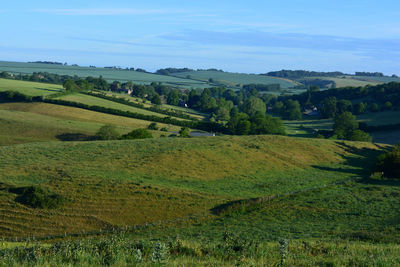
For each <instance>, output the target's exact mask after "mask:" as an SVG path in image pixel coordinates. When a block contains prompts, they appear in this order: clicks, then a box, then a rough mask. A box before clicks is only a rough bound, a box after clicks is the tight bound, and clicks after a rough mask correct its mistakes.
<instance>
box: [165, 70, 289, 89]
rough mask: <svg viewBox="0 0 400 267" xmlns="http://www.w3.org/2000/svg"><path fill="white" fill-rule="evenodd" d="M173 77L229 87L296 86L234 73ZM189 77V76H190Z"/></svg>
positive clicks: (179, 75) (204, 73)
mask: <svg viewBox="0 0 400 267" xmlns="http://www.w3.org/2000/svg"><path fill="white" fill-rule="evenodd" d="M171 75H173V76H175V77H180V78H188V77H190V79H195V80H199V81H204V82H208V81H209V79H210V78H211V79H213V80H214V83H217V84H224V85H227V86H229V87H240V86H238V85H239V84H241V85H243V84H251V83H254V84H278V83H279V84H280V85H281V88H290V87H293V86H295V85H296V83H295V82H292V81H288V80H285V79H279V78H275V77H269V76H265V75H256V74H245V73H232V72H220V71H193V72H181V73H172V74H171ZM188 75H189V76H188Z"/></svg>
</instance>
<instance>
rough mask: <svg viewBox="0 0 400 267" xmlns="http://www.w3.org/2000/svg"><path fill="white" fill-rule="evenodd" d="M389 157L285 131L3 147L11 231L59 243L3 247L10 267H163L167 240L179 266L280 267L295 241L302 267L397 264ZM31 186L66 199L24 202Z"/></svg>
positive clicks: (0, 178) (293, 256)
mask: <svg viewBox="0 0 400 267" xmlns="http://www.w3.org/2000/svg"><path fill="white" fill-rule="evenodd" d="M7 105H11V104H7ZM13 105H17V104H13ZM18 105H22V104H18ZM41 105H43V104H41ZM23 108H26V107H19V109H23ZM29 108H30V109H31V110H35V111H36V112H37V113H39V112H40V110H43V108H44V107H29ZM13 109H14V110H15V109H18V107H14V108H13ZM47 112H48V113H51V110H48V111H47ZM67 114H68V113H66V114H65V115H64V116H68V115H67ZM384 149H386V147H384V146H381V145H374V144H371V143H362V142H347V141H331V140H320V139H306V138H292V137H283V136H245V137H237V136H236V137H234V136H224V137H209V138H190V139H181V138H160V139H153V140H126V141H97V142H63V143H62V142H46V143H40V144H39V143H33V144H21V145H12V146H3V147H0V166H1V167H2V172H0V225H1V227H0V234H1V235H2V237H4V238H11V240H14V239H15V238H24V237H28V236H30V237H32V236H35V237H36V238H40V237H46V239H47V238H50V241H49V242H50V243H47V242H46V239H45V240H43V242H42V243H40V244H38V243H35V242H32V243H31V241H27V242H26V243H13V242H11V243H10V242H6V243H5V242H3V243H2V244H0V254H1V255H6V256H3V257H2V258H0V265H1V264H2V265H4V266H6V265H10V264H11V263H12V262H14V263H13V264H15V265H18V264H22V263H24V262H25V261H28V262H29V261H30V260H32V258H31V257H32V256H31V255H34V259H35V261H34V262H31V263H33V264H36V265H37V266H41V265H51V266H53V265H57V266H64V265H65V266H67V265H68V266H79V265H87V266H95V265H99V264H100V265H104V264H105V261H106V262H108V263H112V264H111V265H112V266H130V265H134V264H135V263H134V262H136V260H135V259H136V258H135V256H134V255H135V254H134V251H135V250H132V249H133V248H140V249H141V251H142V253H143V255H142V256H143V259H142V260H143V262H142V265H144V266H154V263H152V260H151V255H152V250H153V248H154V246H155V245H156V243H157V242H162V243H164V244H167V249H168V250H169V256H168V258H167V260H166V261H167V264H168V266H182V265H183V266H187V265H196V266H210V264H211V265H216V266H235V265H238V264H239V263H240V264H241V265H244V266H248V265H253V266H265V265H266V266H277V265H279V264H280V260H281V258H282V256H281V254H280V252H279V251H280V250H279V244H278V242H277V240H278V239H279V238H287V239H288V240H289V248H288V251H287V253H288V254H287V257H286V264H287V265H290V266H291V265H302V266H316V265H321V266H337V265H338V266H343V265H357V264H358V265H362V266H369V265H371V264H372V265H378V266H391V265H393V266H396V265H398V263H400V257H398V255H399V254H398V252H399V251H400V247H399V245H398V244H399V242H400V234H399V233H400V225H399V223H398V222H399V210H398V207H399V206H400V199H399V196H400V187H399V186H400V183H399V181H397V180H393V181H390V180H385V179H381V178H379V179H378V178H370V175H371V173H372V172H373V170H374V166H375V161H376V157H377V156H378V155H379V154H380V153H382V152H383V150H384ZM31 185H35V186H37V187H40V188H45V189H46V190H50V191H51V192H53V193H57V194H58V195H59V196H62V198H63V199H64V202H63V204H62V205H61V206H60V207H57V208H53V209H41V208H33V207H31V206H29V205H26V204H22V203H21V202H19V200H18V199H19V198H20V195H19V194H21V193H19V192H20V191H19V189H18V188H21V187H24V186H31ZM112 229H124V230H123V231H122V232H121V231H120V230H119V231H115V230H112ZM110 232H114V233H116V234H113V235H111V236H110V235H109V234H108V233H110ZM226 232H228V233H230V236H231V237H230V238H231V239H226V234H225V233H226ZM74 236H75V237H74ZM88 236H89V237H90V236H92V238H89V239H87V238H86V237H88ZM224 236H225V237H224ZM79 237H81V238H79ZM77 238H79V239H77ZM60 240H63V241H62V242H63V243H58V244H57V245H54V246H53V244H54V242H55V241H60ZM68 240H72V241H68ZM73 240H75V241H73ZM237 248H240V250H236V249H237ZM57 251H58V252H57ZM101 251H103V252H101ZM3 253H6V254H3ZM75 253H78V255H77V254H75ZM103 253H106V254H103ZM25 254H26V255H30V256H29V257H27V256H24V255H25ZM136 263H137V262H136Z"/></svg>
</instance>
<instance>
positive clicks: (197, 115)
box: [102, 92, 207, 120]
mask: <svg viewBox="0 0 400 267" xmlns="http://www.w3.org/2000/svg"><path fill="white" fill-rule="evenodd" d="M102 93H105V94H106V95H107V96H115V97H118V98H123V99H126V100H129V101H130V102H133V103H138V104H142V105H143V106H144V107H154V106H155V105H154V104H152V103H151V101H148V100H146V101H143V99H142V98H138V97H133V96H130V95H128V94H123V93H115V92H102ZM159 107H162V108H164V109H165V110H177V111H181V112H182V113H183V114H186V115H189V116H191V117H193V118H196V119H200V120H202V119H204V118H205V117H206V116H207V114H204V113H201V112H199V111H197V110H194V109H190V108H184V107H178V106H172V105H167V104H162V105H160V106H159Z"/></svg>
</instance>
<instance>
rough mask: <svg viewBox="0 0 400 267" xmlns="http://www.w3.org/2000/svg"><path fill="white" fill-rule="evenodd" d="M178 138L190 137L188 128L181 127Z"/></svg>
mask: <svg viewBox="0 0 400 267" xmlns="http://www.w3.org/2000/svg"><path fill="white" fill-rule="evenodd" d="M179 136H180V137H190V130H189V128H188V127H182V128H181V130H180V131H179Z"/></svg>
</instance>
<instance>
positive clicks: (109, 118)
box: [0, 103, 180, 145]
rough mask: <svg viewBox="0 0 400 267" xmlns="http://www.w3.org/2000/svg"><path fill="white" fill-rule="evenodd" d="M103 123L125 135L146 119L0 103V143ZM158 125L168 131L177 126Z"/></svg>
mask: <svg viewBox="0 0 400 267" xmlns="http://www.w3.org/2000/svg"><path fill="white" fill-rule="evenodd" d="M104 124H113V125H115V126H117V130H118V132H119V133H120V134H126V133H128V132H129V131H132V130H133V129H137V128H147V126H148V125H149V124H150V122H149V121H144V120H139V119H133V118H127V117H121V116H115V115H110V114H105V113H99V112H94V111H89V110H85V109H79V108H74V107H66V106H60V105H53V104H46V103H9V104H0V126H1V127H0V136H1V139H0V145H9V144H19V143H29V142H44V141H57V140H63V139H65V138H67V137H68V136H67V135H66V134H75V135H77V134H82V135H88V136H92V135H94V134H95V133H96V132H97V131H98V129H99V128H100V127H101V126H103V125H104ZM158 125H159V127H160V128H161V127H166V128H167V129H168V130H169V131H171V132H175V131H179V129H180V128H179V127H177V126H169V125H166V124H161V123H159V124H158ZM152 133H153V136H155V137H158V136H160V135H161V134H164V135H165V134H167V135H168V133H165V132H159V131H152ZM63 136H64V137H63ZM71 136H72V135H71Z"/></svg>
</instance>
